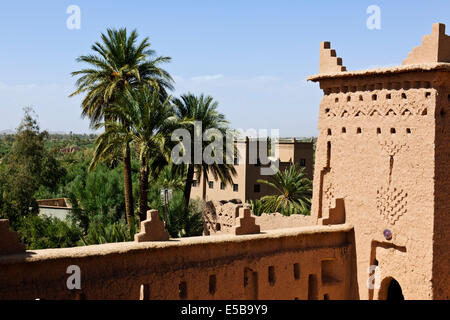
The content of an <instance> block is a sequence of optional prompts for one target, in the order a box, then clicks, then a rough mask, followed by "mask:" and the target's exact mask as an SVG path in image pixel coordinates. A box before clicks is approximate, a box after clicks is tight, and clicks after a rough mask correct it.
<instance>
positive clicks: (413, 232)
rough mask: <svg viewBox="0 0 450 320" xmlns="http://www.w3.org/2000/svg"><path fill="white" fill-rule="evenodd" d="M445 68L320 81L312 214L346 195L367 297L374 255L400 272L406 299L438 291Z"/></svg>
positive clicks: (385, 271) (389, 270) (388, 270)
mask: <svg viewBox="0 0 450 320" xmlns="http://www.w3.org/2000/svg"><path fill="white" fill-rule="evenodd" d="M441 76H442V75H440V73H439V72H428V73H427V72H421V73H413V72H411V73H403V74H393V75H385V76H383V75H379V76H375V75H372V76H370V77H354V78H342V79H332V80H331V79H330V80H322V81H321V87H322V88H323V89H324V90H325V95H324V97H323V99H322V102H321V104H320V111H319V112H320V116H319V131H320V136H319V140H318V143H317V154H316V174H315V180H314V192H313V194H314V195H315V197H314V199H313V205H312V207H313V208H312V214H313V215H314V216H315V217H316V218H317V219H319V218H321V217H323V216H325V215H326V212H327V210H328V208H330V206H331V201H332V199H336V198H343V199H344V202H345V212H346V222H347V223H350V224H352V225H354V226H355V240H356V252H357V259H358V264H357V266H358V279H359V284H360V297H361V298H362V299H368V298H372V297H374V294H376V293H374V292H370V290H368V289H367V285H366V282H367V277H368V273H367V269H368V267H369V266H370V265H373V264H376V261H378V265H379V268H380V271H381V277H383V278H384V277H385V276H390V277H394V278H395V279H396V280H397V281H398V282H399V283H400V285H401V287H402V290H403V294H404V296H405V298H406V299H408V298H410V299H411V298H413V299H414V298H418V299H422V298H424V299H429V298H432V297H433V292H432V282H431V281H432V270H431V269H432V265H433V241H432V237H433V232H434V216H433V214H434V206H435V198H434V188H435V187H434V175H435V172H434V168H435V158H434V156H433V155H434V152H435V139H436V138H435V125H434V121H435V117H436V99H437V89H436V87H435V85H434V81H435V80H436V79H438V78H439V77H441ZM385 229H390V230H391V231H392V233H393V240H392V241H386V240H385V239H384V237H383V230H385ZM375 260H376V261H375Z"/></svg>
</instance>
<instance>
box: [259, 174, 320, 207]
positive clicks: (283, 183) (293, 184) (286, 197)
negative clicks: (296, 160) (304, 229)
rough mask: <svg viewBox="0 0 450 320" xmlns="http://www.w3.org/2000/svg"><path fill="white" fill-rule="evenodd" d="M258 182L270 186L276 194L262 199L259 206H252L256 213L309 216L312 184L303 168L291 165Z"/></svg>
mask: <svg viewBox="0 0 450 320" xmlns="http://www.w3.org/2000/svg"><path fill="white" fill-rule="evenodd" d="M258 182H260V183H264V184H266V185H269V186H271V187H272V188H273V189H274V191H275V192H276V193H275V194H274V195H268V196H264V197H262V198H261V200H260V202H261V203H260V204H256V205H255V204H253V205H252V206H254V207H255V208H257V209H258V211H261V210H262V211H263V212H280V213H282V214H284V215H291V214H304V215H309V214H310V209H311V197H312V183H311V180H309V179H308V178H307V177H306V175H305V173H304V168H300V169H299V168H298V167H297V166H296V165H292V166H290V167H288V168H286V169H285V170H279V171H278V172H277V173H276V174H275V175H273V176H271V177H270V178H269V180H262V179H260V180H258Z"/></svg>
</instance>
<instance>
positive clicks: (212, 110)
mask: <svg viewBox="0 0 450 320" xmlns="http://www.w3.org/2000/svg"><path fill="white" fill-rule="evenodd" d="M173 103H174V105H175V114H176V115H177V117H178V118H179V119H182V120H185V122H186V124H185V125H184V128H185V129H187V130H188V131H189V132H190V136H191V150H192V151H194V137H195V133H194V130H195V127H194V124H193V121H200V122H201V125H202V132H200V133H197V134H198V135H200V136H202V135H203V133H204V132H205V131H206V130H209V129H215V130H217V131H218V132H220V133H221V135H222V137H225V136H226V132H227V130H228V121H227V120H226V119H225V116H224V115H223V114H221V113H219V112H218V110H217V107H218V102H217V101H214V100H213V98H212V97H210V96H204V95H203V94H202V95H200V96H198V97H197V96H195V95H193V94H191V93H188V94H183V95H181V97H180V98H176V99H174V100H173ZM188 121H190V122H188ZM202 140H203V139H202ZM207 145H208V143H207V142H202V154H203V151H204V150H205V148H206V146H207ZM217 151H218V150H217ZM221 151H222V154H223V155H224V159H225V156H226V153H225V152H223V151H224V150H221ZM195 172H196V173H197V176H200V174H201V175H202V176H203V179H204V181H206V180H208V175H209V174H211V175H212V176H213V178H214V179H216V180H219V179H220V181H221V182H223V183H225V184H232V183H233V177H234V176H235V175H236V169H235V168H234V166H233V165H232V164H227V163H226V162H225V161H223V163H216V162H214V163H213V164H207V163H205V162H204V161H202V163H201V164H195V163H194V152H191V159H190V161H189V164H187V173H186V183H185V187H184V194H183V199H184V206H185V208H188V207H189V200H190V196H191V189H192V182H193V179H194V174H195Z"/></svg>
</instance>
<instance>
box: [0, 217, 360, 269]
mask: <svg viewBox="0 0 450 320" xmlns="http://www.w3.org/2000/svg"><path fill="white" fill-rule="evenodd" d="M352 229H353V226H352V225H348V224H342V225H333V226H307V227H296V228H286V229H277V230H267V231H265V232H263V233H259V234H251V235H241V236H236V235H229V234H227V235H216V236H200V237H190V238H181V239H171V240H169V241H154V242H140V243H138V242H120V243H107V244H101V245H91V246H83V247H73V248H60V249H44V250H32V251H26V252H24V253H19V254H10V255H3V256H0V265H2V264H11V263H21V262H33V261H42V260H54V259H64V258H84V257H89V256H103V255H108V254H123V253H129V252H132V251H140V250H146V249H149V250H159V249H164V248H170V247H189V246H193V245H209V244H215V243H221V242H226V243H233V242H234V243H242V242H246V241H249V240H261V239H277V238H286V237H296V236H308V235H314V234H315V235H320V234H327V233H333V232H334V233H335V232H349V231H351V230H352Z"/></svg>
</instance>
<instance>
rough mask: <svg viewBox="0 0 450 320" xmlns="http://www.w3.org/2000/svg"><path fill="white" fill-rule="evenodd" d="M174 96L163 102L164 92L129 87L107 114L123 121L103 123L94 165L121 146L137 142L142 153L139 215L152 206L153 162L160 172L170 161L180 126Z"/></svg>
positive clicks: (97, 142) (144, 87)
mask: <svg viewBox="0 0 450 320" xmlns="http://www.w3.org/2000/svg"><path fill="white" fill-rule="evenodd" d="M170 99H171V97H167V98H166V99H165V100H164V101H162V102H161V99H160V93H159V92H158V91H157V90H154V89H153V88H152V87H150V86H148V85H145V86H143V87H141V88H140V89H139V90H126V91H125V93H124V95H123V98H122V99H120V100H119V101H118V102H116V103H114V104H113V105H112V106H111V107H110V108H109V110H108V111H107V115H111V116H113V117H114V118H116V119H120V121H115V122H113V123H107V124H99V125H97V127H99V126H104V127H105V132H104V133H102V134H101V135H100V136H99V137H98V138H97V141H96V144H97V147H96V149H95V153H94V158H93V162H92V163H93V164H95V163H96V162H98V161H99V159H101V158H102V157H103V156H104V155H105V153H107V152H109V150H110V149H113V148H115V147H116V146H117V145H126V144H128V145H129V144H131V143H133V144H135V145H136V149H137V150H138V155H139V164H140V169H139V218H140V219H141V221H143V220H145V217H146V212H147V209H148V199H147V195H148V186H149V173H150V168H149V165H150V164H151V165H152V168H151V170H152V172H159V171H161V169H162V168H163V167H164V166H166V165H167V164H168V163H169V161H170V152H171V141H170V136H171V133H172V131H173V130H174V129H175V128H176V127H177V126H178V125H179V121H178V119H177V117H176V116H175V115H174V112H173V106H172V105H171V103H170Z"/></svg>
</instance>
